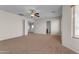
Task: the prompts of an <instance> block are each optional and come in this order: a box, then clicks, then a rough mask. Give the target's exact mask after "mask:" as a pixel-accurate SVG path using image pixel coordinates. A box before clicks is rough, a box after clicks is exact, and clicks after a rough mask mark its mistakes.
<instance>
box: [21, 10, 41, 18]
mask: <svg viewBox="0 0 79 59" xmlns="http://www.w3.org/2000/svg"><path fill="white" fill-rule="evenodd" d="M19 15H20V16H25V17H26V16H28V15H29V16H30V17H31V18H34V17H40V16H39V13H38V12H37V11H36V10H30V12H27V13H25V14H23V13H19Z"/></svg>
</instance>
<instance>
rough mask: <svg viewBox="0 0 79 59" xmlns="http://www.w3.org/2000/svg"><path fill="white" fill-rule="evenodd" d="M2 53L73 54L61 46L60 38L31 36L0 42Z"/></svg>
mask: <svg viewBox="0 0 79 59" xmlns="http://www.w3.org/2000/svg"><path fill="white" fill-rule="evenodd" d="M0 53H11V54H13V53H14V54H15V53H26V54H41V53H42V54H57V53H58V54H63V53H65V54H66V53H67V54H71V53H75V52H73V51H72V50H70V49H68V48H65V47H63V46H62V45H61V37H60V36H52V35H43V34H29V35H28V36H25V37H18V38H13V39H9V40H4V41H0Z"/></svg>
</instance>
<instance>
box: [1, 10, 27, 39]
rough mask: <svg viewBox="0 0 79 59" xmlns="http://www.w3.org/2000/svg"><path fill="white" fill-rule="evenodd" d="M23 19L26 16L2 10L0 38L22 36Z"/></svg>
mask: <svg viewBox="0 0 79 59" xmlns="http://www.w3.org/2000/svg"><path fill="white" fill-rule="evenodd" d="M23 19H25V18H24V17H21V16H18V15H15V14H11V13H8V12H5V11H0V40H5V39H8V38H14V37H18V36H22V35H23V22H22V20H23ZM26 33H27V32H26Z"/></svg>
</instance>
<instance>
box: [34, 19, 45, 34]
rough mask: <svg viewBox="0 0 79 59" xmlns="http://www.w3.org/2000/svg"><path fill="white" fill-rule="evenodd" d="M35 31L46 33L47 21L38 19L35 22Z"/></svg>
mask: <svg viewBox="0 0 79 59" xmlns="http://www.w3.org/2000/svg"><path fill="white" fill-rule="evenodd" d="M34 33H39V34H46V22H45V21H44V20H38V21H37V22H35V23H34Z"/></svg>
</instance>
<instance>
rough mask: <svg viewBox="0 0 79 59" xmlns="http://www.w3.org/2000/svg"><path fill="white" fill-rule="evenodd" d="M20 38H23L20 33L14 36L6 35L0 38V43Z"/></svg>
mask: <svg viewBox="0 0 79 59" xmlns="http://www.w3.org/2000/svg"><path fill="white" fill-rule="evenodd" d="M21 36H23V34H22V33H20V34H15V35H8V36H4V37H0V41H3V40H8V39H12V38H17V37H21Z"/></svg>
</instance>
